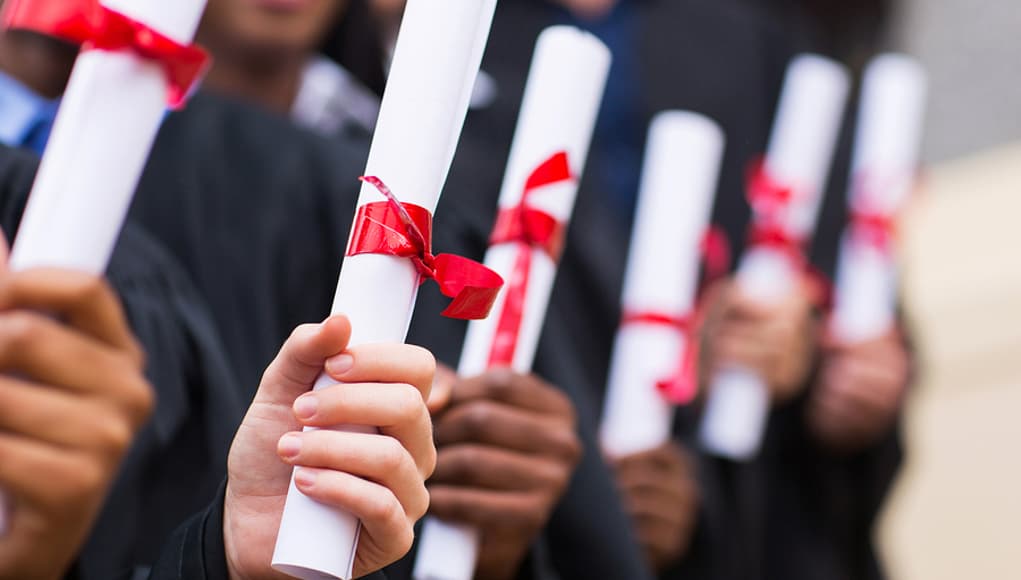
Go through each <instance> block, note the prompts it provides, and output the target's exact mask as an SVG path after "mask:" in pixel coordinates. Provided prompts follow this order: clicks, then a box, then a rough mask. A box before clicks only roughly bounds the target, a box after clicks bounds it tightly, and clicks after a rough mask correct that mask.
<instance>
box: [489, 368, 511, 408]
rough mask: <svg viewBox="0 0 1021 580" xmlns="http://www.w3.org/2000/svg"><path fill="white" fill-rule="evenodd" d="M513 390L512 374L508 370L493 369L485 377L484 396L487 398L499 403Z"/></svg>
mask: <svg viewBox="0 0 1021 580" xmlns="http://www.w3.org/2000/svg"><path fill="white" fill-rule="evenodd" d="M513 389H514V372H513V371H511V370H510V369H494V370H492V371H490V372H489V373H488V374H487V375H486V395H487V397H488V398H490V399H493V400H497V401H501V400H504V399H506V398H507V397H508V396H509V395H510V394H511V392H512V391H513Z"/></svg>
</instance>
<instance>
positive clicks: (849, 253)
mask: <svg viewBox="0 0 1021 580" xmlns="http://www.w3.org/2000/svg"><path fill="white" fill-rule="evenodd" d="M927 94H928V83H927V79H926V74H925V71H924V69H923V68H922V66H921V65H920V64H919V63H918V62H917V61H915V60H914V59H913V58H911V57H908V56H905V55H899V54H886V55H882V56H880V57H878V58H876V59H875V60H874V61H873V62H872V63H871V64H870V65H869V66H868V68H867V69H866V71H865V77H864V84H863V86H862V103H861V113H860V118H859V121H858V131H857V137H856V139H855V151H854V158H853V161H852V172H851V175H852V176H859V177H862V178H865V179H867V180H868V181H867V182H862V181H860V180H856V179H852V182H851V186H850V188H849V190H848V191H849V200H848V201H849V202H850V205H851V206H852V207H858V208H868V209H869V211H877V212H881V213H882V214H884V215H889V216H891V217H894V216H896V215H897V214H898V213H899V212H900V209H901V208H902V207H903V205H904V204H905V203H906V202H907V201H908V197H909V196H910V194H911V190H912V187H913V185H914V178H915V168H916V167H917V166H918V163H919V154H920V148H921V140H922V132H923V125H924V116H925V102H926V98H927ZM863 183H865V184H867V185H865V187H864V188H863V187H861V186H862V184H863ZM834 298H835V303H834V310H833V317H832V319H831V331H832V332H833V334H834V337H835V338H837V339H838V340H840V341H841V342H845V343H850V344H853V343H858V342H864V341H868V340H872V339H875V338H878V337H880V336H882V335H883V334H884V333H886V332H887V331H888V330H889V329H890V328H892V327H893V325H894V323H895V317H896V304H897V270H896V265H895V263H894V257H893V256H891V255H889V254H887V253H886V252H882V251H880V250H879V249H878V248H876V247H874V246H871V245H868V244H861V243H856V242H855V241H854V240H853V239H852V238H851V236H850V235H846V234H845V236H844V239H843V241H842V243H841V253H840V258H839V262H838V267H837V279H836V292H835V296H834Z"/></svg>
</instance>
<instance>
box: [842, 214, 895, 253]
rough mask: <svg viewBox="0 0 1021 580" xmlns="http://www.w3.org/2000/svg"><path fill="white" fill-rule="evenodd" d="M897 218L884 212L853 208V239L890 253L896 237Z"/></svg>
mask: <svg viewBox="0 0 1021 580" xmlns="http://www.w3.org/2000/svg"><path fill="white" fill-rule="evenodd" d="M896 231H897V226H896V220H895V219H894V218H893V217H892V216H890V215H888V214H886V213H883V212H878V211H877V212H871V211H861V210H853V211H852V212H851V239H853V240H855V242H856V243H859V244H864V245H868V246H872V247H874V248H875V249H876V250H878V251H880V252H882V253H884V254H889V253H890V252H891V250H892V248H893V240H894V238H895V237H896Z"/></svg>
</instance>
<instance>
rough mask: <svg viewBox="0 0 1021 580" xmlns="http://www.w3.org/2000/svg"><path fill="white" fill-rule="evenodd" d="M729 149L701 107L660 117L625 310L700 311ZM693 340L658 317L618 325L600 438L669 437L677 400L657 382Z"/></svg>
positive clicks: (628, 448)
mask: <svg viewBox="0 0 1021 580" xmlns="http://www.w3.org/2000/svg"><path fill="white" fill-rule="evenodd" d="M723 148H724V136H723V131H722V130H721V129H720V128H719V126H718V125H717V124H716V123H715V122H713V121H712V120H710V119H708V118H706V117H704V116H702V115H699V114H696V113H690V112H686V111H670V112H665V113H660V114H659V115H657V116H656V118H655V119H654V120H653V122H652V125H651V127H650V129H649V143H648V146H647V147H646V158H645V169H644V171H643V177H642V185H641V190H640V197H639V198H638V207H637V210H636V214H635V224H634V233H633V234H632V239H631V248H630V255H629V257H628V266H627V272H626V274H625V278H624V293H623V297H622V300H621V303H622V306H623V308H622V309H621V310H622V311H623V312H654V313H662V314H665V315H668V316H676V317H684V316H688V315H689V314H691V313H692V312H693V311H694V309H695V305H696V299H697V296H696V295H697V289H698V277H699V272H700V263H701V251H700V242H701V239H702V235H703V233H704V232H705V230H706V227H707V226H708V224H709V220H710V219H711V213H712V207H713V198H714V197H715V194H716V186H717V183H718V181H719V175H720V164H721V162H722V160H723ZM686 342H687V339H686V338H685V337H684V336H682V333H680V332H679V331H678V330H677V329H673V328H667V327H664V326H661V325H656V324H644V323H630V324H625V325H622V326H621V327H620V329H619V330H618V331H617V337H616V341H615V343H614V348H613V354H612V356H611V358H610V375H609V382H608V385H607V394H606V402H605V403H604V405H603V420H602V424H601V427H600V442H601V444H602V447H603V450H604V451H605V452H606V453H607V454H609V455H610V456H611V457H624V456H627V455H632V454H634V453H640V452H642V451H647V450H649V449H654V448H655V447H657V446H659V445H661V444H663V443H664V442H666V441H668V440H669V439H670V437H671V432H672V427H673V418H674V407H673V405H672V404H670V402H669V401H667V400H666V399H665V398H664V397H663V395H662V394H661V393H660V392H659V390H658V389H657V388H656V383H657V382H658V381H660V380H662V379H664V378H667V377H669V376H671V374H672V373H674V372H676V370H677V367H678V364H679V362H680V360H681V357H682V356H684V352H685V350H686V349H687V348H688V345H687V344H686Z"/></svg>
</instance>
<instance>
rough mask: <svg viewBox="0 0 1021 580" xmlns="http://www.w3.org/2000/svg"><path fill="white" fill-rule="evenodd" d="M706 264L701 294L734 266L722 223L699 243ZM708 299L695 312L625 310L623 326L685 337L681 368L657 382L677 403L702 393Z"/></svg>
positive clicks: (660, 389) (708, 232) (689, 399)
mask: <svg viewBox="0 0 1021 580" xmlns="http://www.w3.org/2000/svg"><path fill="white" fill-rule="evenodd" d="M699 250H700V251H701V254H702V260H703V262H704V264H705V281H704V282H703V287H702V289H701V290H700V293H703V292H704V290H705V288H707V287H708V286H709V285H710V284H711V283H712V282H714V281H716V280H719V279H720V278H722V277H724V276H726V275H727V272H729V270H730V265H731V251H730V242H729V241H728V240H727V235H726V233H725V232H724V231H723V230H722V229H721V228H720V227H719V226H710V227H709V228H707V229H706V231H705V234H704V235H703V236H702V241H701V243H700V244H699ZM704 311H705V301H704V300H701V302H700V304H699V305H698V307H697V308H696V309H695V312H694V313H693V314H686V315H684V316H671V315H669V314H664V313H662V312H652V311H645V312H637V311H636V312H625V313H624V317H623V319H622V320H621V325H622V326H623V325H627V324H652V325H657V326H666V327H670V328H673V329H675V330H677V331H678V332H680V333H682V334H683V336H684V343H685V347H684V349H683V352H682V353H681V356H680V357H679V365H678V367H677V369H676V370H675V371H674V372H673V374H671V375H670V376H668V377H665V378H663V379H660V380H659V381H657V382H656V388H657V390H659V392H660V393H661V394H662V395H663V397H664V398H665V399H666V400H667V401H669V402H671V403H673V404H675V405H686V404H688V403H690V402H691V401H693V400H694V399H695V396H696V395H697V394H698V358H699V354H698V353H699V340H698V331H699V328H701V326H702V319H703V318H704Z"/></svg>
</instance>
